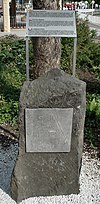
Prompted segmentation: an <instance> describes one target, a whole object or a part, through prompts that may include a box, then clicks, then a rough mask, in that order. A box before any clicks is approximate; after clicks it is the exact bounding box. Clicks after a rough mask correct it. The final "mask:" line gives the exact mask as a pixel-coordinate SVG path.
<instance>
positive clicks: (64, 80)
mask: <svg viewBox="0 0 100 204" xmlns="http://www.w3.org/2000/svg"><path fill="white" fill-rule="evenodd" d="M19 106H20V112H19V113H20V114H19V134H20V139H19V155H18V158H17V162H16V165H15V168H14V171H13V176H12V197H13V199H15V200H16V201H21V200H22V199H25V198H28V197H33V196H46V195H47V196H51V195H67V194H71V193H75V194H77V193H79V171H80V166H81V158H82V149H83V131H84V119H85V108H86V84H85V83H84V82H83V81H80V80H78V79H76V78H74V77H73V76H70V75H68V74H65V73H64V72H63V71H61V70H60V69H51V70H50V71H49V72H47V73H46V74H45V75H43V76H42V77H40V78H38V79H36V80H34V81H30V82H25V83H24V85H23V88H22V91H21V95H20V102H19ZM25 108H73V111H74V112H73V125H72V138H71V151H70V152H69V153H26V152H25V113H24V111H25Z"/></svg>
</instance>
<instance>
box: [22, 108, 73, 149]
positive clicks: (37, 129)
mask: <svg viewBox="0 0 100 204" xmlns="http://www.w3.org/2000/svg"><path fill="white" fill-rule="evenodd" d="M72 120H73V108H67V109H66V108H38V109H25V123H26V152H70V146H71V133H72Z"/></svg>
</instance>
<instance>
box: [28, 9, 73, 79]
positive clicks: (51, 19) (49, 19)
mask: <svg viewBox="0 0 100 204" xmlns="http://www.w3.org/2000/svg"><path fill="white" fill-rule="evenodd" d="M29 37H73V38H74V49H73V71H72V73H73V76H75V65H76V44H77V33H76V19H75V11H72V10H71V11H70V10H68V11H67V10H64V11H63V10H31V11H28V12H27V22H26V77H27V80H29V53H28V50H29V49H28V38H29Z"/></svg>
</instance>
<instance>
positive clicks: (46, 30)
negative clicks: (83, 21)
mask: <svg viewBox="0 0 100 204" xmlns="http://www.w3.org/2000/svg"><path fill="white" fill-rule="evenodd" d="M27 35H28V36H29V37H77V34H76V20H75V11H63V10H32V11H29V12H28V13H27Z"/></svg>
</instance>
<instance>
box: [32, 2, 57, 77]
mask: <svg viewBox="0 0 100 204" xmlns="http://www.w3.org/2000/svg"><path fill="white" fill-rule="evenodd" d="M58 2H59V0H33V9H46V10H51V9H52V10H57V9H59V6H58ZM32 43H33V52H34V61H35V68H34V70H33V77H34V79H35V78H37V77H39V76H41V75H42V74H44V73H45V72H46V71H47V70H48V69H52V68H58V67H59V66H60V55H61V45H60V38H54V37H47V38H43V37H39V38H32Z"/></svg>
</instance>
